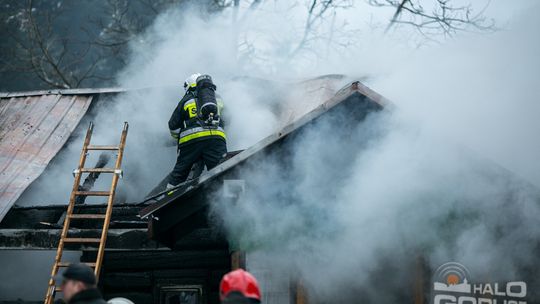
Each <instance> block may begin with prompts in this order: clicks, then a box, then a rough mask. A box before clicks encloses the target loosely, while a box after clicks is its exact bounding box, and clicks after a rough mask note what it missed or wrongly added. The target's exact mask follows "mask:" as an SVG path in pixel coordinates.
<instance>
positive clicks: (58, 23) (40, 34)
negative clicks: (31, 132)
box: [0, 0, 185, 89]
mask: <svg viewBox="0 0 540 304" xmlns="http://www.w3.org/2000/svg"><path fill="white" fill-rule="evenodd" d="M184 1H185V0H184ZM181 2H183V0H157V1H151V0H132V1H128V0H108V1H107V2H105V3H103V4H102V5H101V6H99V7H100V9H101V11H98V12H97V14H95V16H96V17H94V18H91V19H88V20H76V21H75V24H69V23H68V24H66V22H67V21H66V19H69V18H68V17H69V16H70V15H71V14H72V12H71V11H69V10H68V9H67V8H65V6H68V5H72V6H75V8H77V9H79V5H78V4H77V3H70V2H55V3H54V4H57V3H58V5H50V4H52V3H50V2H33V1H32V0H27V1H24V2H23V1H20V2H14V4H13V5H11V6H9V5H6V7H5V8H6V10H3V11H2V15H5V17H6V18H5V19H4V20H5V21H4V22H3V23H2V28H1V30H2V32H3V35H5V37H6V38H7V40H8V42H5V45H6V46H8V49H7V50H4V51H3V54H4V56H2V57H3V58H1V61H0V71H2V72H3V74H17V75H19V74H25V75H28V77H26V78H25V79H28V81H30V82H32V81H34V80H32V79H33V78H35V79H37V80H39V81H40V82H41V84H42V85H44V87H53V88H64V89H66V88H77V87H81V86H95V85H100V86H103V85H111V84H110V82H111V81H112V80H113V79H114V74H115V72H116V71H117V70H118V69H120V68H122V67H123V66H124V65H125V64H126V58H127V54H128V44H129V43H130V42H131V41H133V39H134V38H135V37H137V36H138V35H139V34H140V33H141V32H142V31H143V30H144V29H145V28H146V27H148V26H149V25H150V24H151V23H152V21H153V20H154V19H155V17H156V16H157V15H159V13H160V12H162V11H164V10H166V9H167V8H169V7H172V6H174V5H176V4H178V3H181ZM66 3H67V4H66ZM141 11H142V12H145V13H144V14H141ZM90 15H91V14H90ZM71 22H73V21H71ZM73 25H76V26H73ZM34 82H35V81H34ZM28 86H29V87H33V88H34V87H36V86H37V85H36V84H35V83H34V84H30V85H28Z"/></svg>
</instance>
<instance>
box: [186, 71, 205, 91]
mask: <svg viewBox="0 0 540 304" xmlns="http://www.w3.org/2000/svg"><path fill="white" fill-rule="evenodd" d="M199 76H201V74H200V73H195V74H191V75H190V76H189V77H188V78H186V80H185V81H184V90H185V91H186V92H187V91H188V90H189V89H190V88H194V87H195V86H196V85H197V78H199Z"/></svg>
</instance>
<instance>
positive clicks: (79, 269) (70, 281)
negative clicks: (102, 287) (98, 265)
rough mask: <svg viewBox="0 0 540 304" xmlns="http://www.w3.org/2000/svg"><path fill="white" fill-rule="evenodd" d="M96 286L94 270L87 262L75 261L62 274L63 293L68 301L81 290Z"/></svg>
mask: <svg viewBox="0 0 540 304" xmlns="http://www.w3.org/2000/svg"><path fill="white" fill-rule="evenodd" d="M95 287H96V276H95V275H94V270H92V268H90V267H89V266H88V265H86V264H81V263H73V264H71V265H69V266H68V268H66V270H65V271H64V273H63V274H62V293H63V294H64V300H66V301H69V300H70V299H71V298H72V297H73V296H74V295H75V294H77V293H78V292H80V291H83V290H85V289H89V288H95Z"/></svg>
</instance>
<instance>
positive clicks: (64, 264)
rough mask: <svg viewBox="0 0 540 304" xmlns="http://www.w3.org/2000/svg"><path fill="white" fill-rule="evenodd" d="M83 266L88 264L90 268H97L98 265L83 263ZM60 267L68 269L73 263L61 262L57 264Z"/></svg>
mask: <svg viewBox="0 0 540 304" xmlns="http://www.w3.org/2000/svg"><path fill="white" fill-rule="evenodd" d="M82 264H86V265H88V266H90V267H96V263H82ZM57 265H58V267H68V266H69V265H71V263H66V262H60V263H58V264H57Z"/></svg>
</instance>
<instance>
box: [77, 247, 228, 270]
mask: <svg viewBox="0 0 540 304" xmlns="http://www.w3.org/2000/svg"><path fill="white" fill-rule="evenodd" d="M92 260H95V251H84V252H83V256H82V257H81V261H82V262H87V261H92ZM103 267H104V268H105V270H106V271H107V272H114V271H130V270H133V269H137V270H150V269H152V270H153V269H155V270H157V269H171V268H172V269H174V268H182V269H200V268H209V269H210V268H218V269H223V268H229V267H230V261H229V252H228V250H219V249H217V250H206V251H203V250H185V251H170V250H145V251H110V252H108V253H107V254H106V255H105V257H104V263H103Z"/></svg>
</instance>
